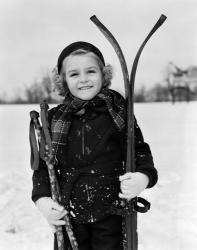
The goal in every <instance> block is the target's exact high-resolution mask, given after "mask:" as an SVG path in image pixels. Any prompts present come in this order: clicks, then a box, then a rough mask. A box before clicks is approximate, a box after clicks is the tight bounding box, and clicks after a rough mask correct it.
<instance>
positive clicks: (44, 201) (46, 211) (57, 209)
mask: <svg viewBox="0 0 197 250" xmlns="http://www.w3.org/2000/svg"><path fill="white" fill-rule="evenodd" d="M35 204H36V206H37V208H38V209H39V210H40V212H41V213H42V214H43V216H44V217H45V218H46V220H47V222H48V223H49V225H50V226H51V228H52V231H53V233H55V232H56V227H55V226H59V225H65V221H64V220H61V218H63V217H64V216H65V215H66V214H67V211H66V210H65V209H64V207H62V206H60V205H59V204H58V203H56V202H54V201H53V200H52V199H51V198H50V197H42V198H40V199H38V200H37V201H36V203H35Z"/></svg>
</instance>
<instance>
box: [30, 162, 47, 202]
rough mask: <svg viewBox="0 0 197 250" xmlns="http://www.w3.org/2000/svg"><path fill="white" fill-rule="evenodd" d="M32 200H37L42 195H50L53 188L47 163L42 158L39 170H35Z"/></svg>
mask: <svg viewBox="0 0 197 250" xmlns="http://www.w3.org/2000/svg"><path fill="white" fill-rule="evenodd" d="M32 182H33V189H32V200H33V201H34V202H36V201H37V200H38V199H39V198H41V197H50V196H51V189H50V182H49V175H48V170H47V166H46V163H45V162H44V161H43V160H42V159H41V158H40V162H39V167H38V170H34V173H33V177H32Z"/></svg>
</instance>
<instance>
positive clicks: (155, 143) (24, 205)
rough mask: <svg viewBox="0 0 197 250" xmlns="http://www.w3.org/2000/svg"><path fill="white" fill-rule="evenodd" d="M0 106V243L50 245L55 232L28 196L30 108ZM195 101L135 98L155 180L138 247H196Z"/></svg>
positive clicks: (5, 247)
mask: <svg viewBox="0 0 197 250" xmlns="http://www.w3.org/2000/svg"><path fill="white" fill-rule="evenodd" d="M32 109H36V110H39V106H38V105H34V106H31V105H26V106H25V105H18V106H16V105H1V106H0V117H1V123H0V131H1V137H0V138H1V147H0V249H1V250H38V249H40V250H45V249H46V250H50V249H51V250H52V248H53V247H52V245H53V243H52V242H53V235H52V233H51V231H50V228H49V227H48V225H47V223H46V221H45V220H44V219H43V218H42V216H41V215H40V213H39V212H38V211H37V210H36V208H35V206H34V204H33V203H32V202H31V199H30V197H31V186H32V183H31V175H32V171H31V169H30V164H29V142H28V126H29V111H30V110H32ZM196 112H197V102H192V103H176V104H174V105H172V104H170V103H150V104H136V105H135V114H136V117H137V120H138V123H139V125H140V127H141V129H142V131H143V134H144V137H145V140H146V141H147V142H148V143H149V144H150V146H151V149H152V152H153V156H154V161H155V165H156V167H157V169H158V171H159V182H158V184H157V185H156V186H155V187H154V188H153V189H151V190H146V191H145V192H144V194H143V196H144V197H145V198H147V199H148V200H149V201H150V202H151V210H150V211H149V212H148V213H146V214H139V217H138V218H139V223H138V232H139V250H196V249H197V212H196V211H197V195H196V190H197V167H196V166H197V132H196V129H195V128H196V127H197V115H196Z"/></svg>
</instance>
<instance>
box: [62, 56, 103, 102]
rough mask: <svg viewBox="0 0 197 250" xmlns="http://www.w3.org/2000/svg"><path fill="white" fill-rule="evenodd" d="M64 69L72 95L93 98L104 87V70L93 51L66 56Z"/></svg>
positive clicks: (87, 98)
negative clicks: (102, 70)
mask: <svg viewBox="0 0 197 250" xmlns="http://www.w3.org/2000/svg"><path fill="white" fill-rule="evenodd" d="M62 70H63V72H64V74H65V76H66V82H67V85H68V88H69V91H70V92H71V94H72V95H74V96H76V97H78V98H80V99H82V100H91V99H92V98H94V97H95V96H96V95H97V94H98V93H99V92H100V90H101V88H102V80H103V76H102V72H101V69H100V66H99V64H98V59H97V58H96V56H95V55H94V54H93V53H91V52H90V53H87V54H79V55H71V56H68V57H67V58H65V60H64V61H63V65H62Z"/></svg>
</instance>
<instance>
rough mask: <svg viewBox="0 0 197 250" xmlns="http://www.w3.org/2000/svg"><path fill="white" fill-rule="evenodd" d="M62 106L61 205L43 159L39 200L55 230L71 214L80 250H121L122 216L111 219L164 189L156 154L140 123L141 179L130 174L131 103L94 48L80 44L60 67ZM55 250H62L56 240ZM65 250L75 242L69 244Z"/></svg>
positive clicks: (58, 139) (55, 124) (57, 121)
mask: <svg viewBox="0 0 197 250" xmlns="http://www.w3.org/2000/svg"><path fill="white" fill-rule="evenodd" d="M57 70H58V75H57V76H56V82H57V83H58V84H59V87H60V90H61V94H63V95H64V96H65V99H64V102H63V104H61V105H59V106H57V107H55V108H53V109H51V110H50V111H49V124H50V132H51V137H52V148H53V153H54V156H55V157H56V159H57V162H58V163H57V165H56V166H55V167H56V170H57V173H58V179H59V185H60V191H61V195H62V204H61V206H60V205H59V204H57V203H55V202H54V201H53V200H52V199H51V193H50V185H49V177H48V172H47V168H46V165H45V163H44V162H43V161H42V160H40V164H39V168H38V170H35V171H34V174H33V191H32V200H33V201H34V202H35V204H36V206H37V207H38V209H39V210H40V211H41V212H42V214H43V215H44V216H45V217H46V219H47V221H48V223H49V224H50V225H51V227H52V228H53V229H54V232H55V226H56V225H64V224H65V222H64V221H63V219H62V217H63V216H64V215H65V214H66V213H67V211H68V212H69V213H70V216H71V221H72V225H73V230H74V233H75V236H76V239H77V242H78V245H79V249H80V250H101V249H102V250H122V249H123V245H122V241H123V235H122V217H121V216H119V215H116V214H112V212H111V211H112V208H116V207H118V206H120V203H121V199H127V200H130V199H132V198H134V197H136V196H138V195H139V194H140V193H141V192H142V191H143V190H144V189H145V188H150V187H152V186H154V185H155V183H156V182H157V171H156V169H155V168H154V164H153V159H152V155H151V151H150V148H149V146H148V144H147V143H145V142H144V139H143V136H142V133H141V130H140V128H139V126H138V125H137V122H136V120H135V154H136V172H135V173H127V174H124V162H125V157H126V156H125V152H126V148H125V147H126V119H127V117H126V101H125V99H124V98H123V97H122V96H121V95H120V94H119V93H117V92H115V91H114V90H110V89H109V85H110V83H111V78H112V69H111V67H110V66H109V65H107V66H106V65H105V60H104V58H103V55H102V53H101V52H100V51H99V50H98V48H96V47H95V46H94V45H92V44H90V43H87V42H75V43H72V44H70V45H69V46H67V47H66V48H64V49H63V51H62V52H61V54H60V56H59V58H58V62H57ZM54 245H55V247H54V248H55V249H57V243H56V238H55V244H54ZM65 249H70V248H69V242H67V241H65Z"/></svg>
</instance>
